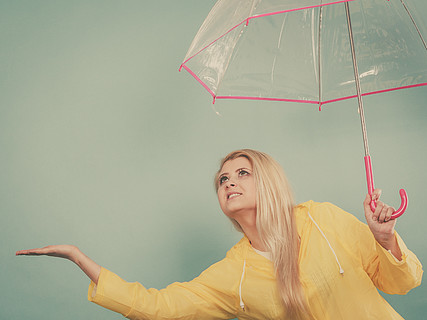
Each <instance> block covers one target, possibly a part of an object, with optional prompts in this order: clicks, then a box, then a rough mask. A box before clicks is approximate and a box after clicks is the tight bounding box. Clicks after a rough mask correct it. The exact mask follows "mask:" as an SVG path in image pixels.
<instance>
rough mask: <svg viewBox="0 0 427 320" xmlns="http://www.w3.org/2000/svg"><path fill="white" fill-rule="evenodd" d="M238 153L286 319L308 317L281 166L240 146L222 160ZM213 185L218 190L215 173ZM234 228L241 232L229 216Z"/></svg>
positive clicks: (289, 196)
mask: <svg viewBox="0 0 427 320" xmlns="http://www.w3.org/2000/svg"><path fill="white" fill-rule="evenodd" d="M239 157H245V158H247V159H248V160H249V161H250V162H251V164H252V170H253V175H254V180H255V185H256V189H257V199H256V204H257V215H256V226H257V230H258V234H259V236H260V239H261V241H262V242H263V244H264V245H265V247H266V248H267V249H268V250H269V251H270V252H271V253H272V257H273V263H274V267H275V270H276V278H277V285H278V289H279V294H280V297H281V300H282V302H283V305H284V307H285V310H286V312H287V316H288V317H289V319H312V316H311V313H310V311H309V309H308V306H307V302H306V300H305V297H304V292H303V289H302V285H301V282H300V278H299V266H298V253H299V239H298V233H297V227H296V222H295V215H294V213H293V210H294V207H295V203H294V198H293V194H292V191H291V188H290V186H289V183H288V181H287V179H286V176H285V173H284V171H283V169H282V167H281V166H280V165H279V164H278V163H277V162H276V161H275V160H274V159H273V158H272V157H271V156H269V155H267V154H265V153H263V152H259V151H255V150H251V149H242V150H237V151H233V152H231V153H229V154H228V155H227V156H225V158H224V159H222V161H221V164H220V170H221V169H222V167H223V165H224V163H226V162H227V161H229V160H234V159H236V158H239ZM220 170H219V171H218V172H217V174H216V176H215V188H216V190H217V191H218V188H219V184H218V175H219V173H220ZM231 221H232V222H233V224H234V226H235V228H236V229H237V230H238V231H240V232H243V230H242V228H241V226H240V225H239V223H238V222H237V221H236V220H234V219H231Z"/></svg>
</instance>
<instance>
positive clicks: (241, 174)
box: [239, 170, 249, 176]
mask: <svg viewBox="0 0 427 320" xmlns="http://www.w3.org/2000/svg"><path fill="white" fill-rule="evenodd" d="M248 174H249V172H247V171H246V170H240V171H239V176H246V175H248Z"/></svg>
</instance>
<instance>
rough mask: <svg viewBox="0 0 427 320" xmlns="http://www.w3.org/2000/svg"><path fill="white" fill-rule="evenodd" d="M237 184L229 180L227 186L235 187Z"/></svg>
mask: <svg viewBox="0 0 427 320" xmlns="http://www.w3.org/2000/svg"><path fill="white" fill-rule="evenodd" d="M235 186H236V183H235V182H234V181H233V180H228V181H227V184H226V185H225V187H226V188H230V187H235Z"/></svg>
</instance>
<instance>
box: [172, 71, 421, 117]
mask: <svg viewBox="0 0 427 320" xmlns="http://www.w3.org/2000/svg"><path fill="white" fill-rule="evenodd" d="M181 68H184V69H185V70H187V71H188V73H189V74H191V75H192V76H193V77H194V79H196V80H197V81H198V82H199V83H200V84H201V85H202V86H203V87H204V88H205V89H206V90H207V91H208V92H209V93H210V95H211V96H212V99H213V101H212V103H215V102H216V99H235V100H264V101H282V102H297V103H310V104H318V105H319V111H321V108H322V105H324V104H327V103H331V102H337V101H342V100H348V99H353V98H356V97H357V94H354V95H351V96H347V97H341V98H336V99H331V100H326V101H318V100H302V99H285V98H263V97H250V96H217V95H215V93H214V92H213V91H212V90H211V89H210V88H209V87H208V86H207V84H206V83H204V82H203V81H202V80H201V79H200V78H199V77H198V76H197V75H196V74H195V73H194V72H193V71H192V70H191V69H190V68H189V67H187V66H186V65H185V64H182V65H181V67H180V69H179V70H180V71H181ZM422 86H427V82H424V83H418V84H412V85H407V86H401V87H396V88H389V89H384V90H377V91H371V92H365V93H362V96H369V95H373V94H378V93H383V92H389V91H396V90H400V89H409V88H415V87H422Z"/></svg>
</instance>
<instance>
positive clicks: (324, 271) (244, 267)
mask: <svg viewBox="0 0 427 320" xmlns="http://www.w3.org/2000/svg"><path fill="white" fill-rule="evenodd" d="M295 214H296V218H297V227H298V233H299V235H300V237H301V247H300V256H299V265H300V272H301V281H302V284H303V287H304V291H305V294H306V297H307V299H308V303H309V306H310V309H311V311H312V313H313V315H314V317H315V318H316V319H318V320H328V319H330V320H339V319H345V320H352V319H354V320H360V319H378V320H380V319H381V320H384V319H402V317H401V316H400V315H399V314H398V313H397V312H396V311H395V310H394V309H393V308H392V307H391V306H390V305H389V304H388V303H387V302H386V301H385V300H384V299H383V298H382V297H381V295H380V294H379V293H378V291H377V288H378V289H380V290H382V291H383V292H386V293H389V294H406V293H407V292H408V291H409V290H411V289H412V288H414V287H416V286H418V285H420V283H421V277H422V273H423V271H422V266H421V263H420V262H419V261H418V259H417V257H416V256H415V255H414V254H413V253H412V252H411V251H409V250H408V248H407V247H406V246H405V244H404V243H403V241H402V239H401V238H400V237H399V236H398V235H397V239H398V244H399V246H400V249H401V251H402V254H403V256H402V261H397V260H396V259H395V258H394V257H393V255H392V254H391V253H390V252H388V251H387V250H385V249H384V248H383V247H381V246H380V245H379V244H378V243H377V242H376V241H375V239H374V237H373V235H372V233H371V232H370V230H369V228H368V226H367V225H365V224H363V223H361V222H360V221H359V220H357V219H356V218H355V217H354V216H352V215H350V214H349V213H346V212H344V211H343V210H341V209H339V208H338V207H336V206H334V205H332V204H330V203H315V202H313V201H308V202H306V203H303V204H300V205H298V206H297V207H296V209H295ZM88 299H89V300H90V301H92V302H95V303H97V304H99V305H101V306H103V307H105V308H108V309H110V310H113V311H116V312H119V313H121V314H122V315H124V316H125V317H127V318H129V319H180V320H184V319H186V320H187V319H195V320H196V319H197V320H203V319H233V318H236V317H237V318H239V319H282V320H283V319H287V318H286V312H285V310H284V307H283V306H282V304H281V302H280V300H279V296H278V291H277V287H276V279H275V273H274V269H273V265H272V263H271V261H269V260H268V259H266V258H265V257H263V256H262V255H260V254H258V253H256V252H255V251H254V250H253V248H252V246H251V245H250V243H249V241H248V239H247V238H246V237H244V238H242V240H240V241H239V242H238V243H237V244H236V245H235V246H234V247H233V248H231V249H230V250H229V251H228V253H227V255H226V257H225V258H224V259H223V260H221V261H219V262H217V263H216V264H214V265H212V266H211V267H209V268H208V269H207V270H205V271H204V272H202V274H201V275H200V276H199V277H197V278H195V279H194V280H192V281H189V282H184V283H173V284H171V285H169V286H168V287H167V288H166V289H163V290H156V289H146V288H145V287H144V286H142V285H141V284H139V283H128V282H126V281H124V280H122V279H121V278H120V277H118V276H117V275H115V274H114V273H112V272H110V271H108V270H106V269H104V268H103V269H102V271H101V274H100V277H99V281H98V285H97V286H96V285H95V284H94V283H93V282H92V283H91V284H90V286H89V292H88Z"/></svg>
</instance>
